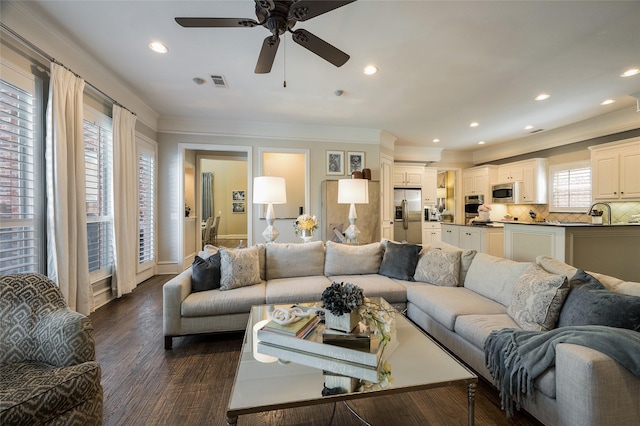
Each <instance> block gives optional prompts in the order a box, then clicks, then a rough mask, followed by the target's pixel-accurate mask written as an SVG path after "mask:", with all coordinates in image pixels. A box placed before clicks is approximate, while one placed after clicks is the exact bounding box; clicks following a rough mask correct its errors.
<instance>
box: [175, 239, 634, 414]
mask: <svg viewBox="0 0 640 426" xmlns="http://www.w3.org/2000/svg"><path fill="white" fill-rule="evenodd" d="M389 246H390V248H387V247H389ZM400 246H401V245H399V244H394V243H392V242H388V241H384V242H381V243H374V244H368V245H365V246H347V245H341V244H335V243H332V242H327V243H326V245H325V244H323V243H322V242H313V243H308V244H267V245H258V246H256V247H254V248H251V250H253V251H254V252H257V253H258V255H257V262H258V263H257V264H256V265H258V266H257V267H258V268H259V279H257V278H256V279H255V281H256V283H255V284H253V285H248V286H240V287H238V288H232V289H229V290H220V289H214V290H207V291H200V292H192V291H191V288H192V283H191V279H192V277H191V275H192V274H191V268H189V269H187V270H186V271H184V272H183V273H181V274H180V275H178V276H176V277H175V278H173V279H172V280H170V281H169V282H167V283H166V284H165V286H164V290H163V291H164V318H163V320H164V336H165V348H166V349H170V348H171V346H172V339H173V338H174V337H177V336H183V335H190V334H198V333H212V332H223V331H242V330H244V329H245V328H246V323H247V320H248V315H249V310H250V307H251V306H252V305H256V304H276V303H297V302H305V301H313V300H319V299H320V295H321V293H322V291H323V290H324V288H326V287H327V286H328V285H329V284H331V282H333V281H338V282H341V281H346V282H352V283H354V284H356V285H358V286H360V287H362V288H363V290H364V293H365V295H366V296H371V297H373V296H381V297H384V298H385V299H387V300H388V301H389V302H390V303H392V304H393V305H394V306H395V307H396V308H398V309H399V310H400V311H405V309H406V315H407V316H408V318H410V319H411V320H412V321H413V322H415V323H416V324H417V325H418V326H419V327H421V328H422V329H423V330H425V331H426V332H427V333H429V334H430V335H432V336H433V337H434V338H436V339H437V340H438V341H439V342H441V343H442V344H443V345H444V346H446V348H447V349H448V350H450V351H451V352H452V353H453V354H454V355H456V356H457V357H458V358H460V359H462V360H463V361H464V362H465V363H467V364H468V365H469V366H470V367H472V368H473V369H474V370H475V371H476V372H477V373H478V374H480V375H481V376H483V377H484V378H486V379H487V380H489V381H492V377H491V374H490V373H489V371H488V369H487V367H486V365H485V354H484V349H483V347H484V341H485V340H486V338H487V336H488V335H489V334H490V333H491V331H492V330H499V329H503V328H514V329H520V326H519V324H518V322H517V321H516V320H515V319H514V318H513V317H514V316H515V317H516V318H518V321H520V322H522V320H521V318H520V317H518V316H516V315H514V312H513V310H514V306H513V305H512V306H511V308H510V303H514V302H513V300H512V296H513V293H514V288H515V287H516V282H518V281H519V280H520V281H521V277H522V276H523V273H524V272H525V271H526V270H527V271H528V270H530V269H532V268H533V267H532V266H531V265H532V264H531V263H529V262H514V261H511V260H507V259H501V258H496V257H493V256H489V255H486V254H481V253H480V254H476V253H475V252H474V251H471V250H459V249H457V248H454V247H451V246H446V245H444V244H442V247H440V248H434V247H425V248H423V249H422V252H421V253H420V255H419V258H418V259H417V264H416V263H415V262H414V263H413V265H414V266H415V272H412V274H413V275H412V276H411V277H405V278H409V279H400V278H398V277H402V274H403V270H404V269H407V268H408V269H411V262H409V264H408V265H404V263H405V260H406V258H408V257H409V256H404V255H402V256H399V255H398V253H399V252H398V250H399V248H402V247H400ZM405 246H406V245H405ZM215 253H216V249H215V248H213V247H207V248H206V250H205V251H204V252H201V253H200V255H201V256H202V257H207V256H211V255H213V254H215ZM400 253H401V254H402V252H400ZM220 254H221V258H222V264H221V271H222V277H221V282H222V281H224V280H225V266H226V269H227V270H231V269H232V268H231V266H230V265H228V264H225V259H226V260H227V261H228V260H229V259H228V258H229V253H228V252H227V251H226V250H224V249H221V253H220ZM254 261H255V259H254ZM396 263H397V264H402V265H401V267H400V268H394V266H393V265H395V264H396ZM536 264H538V265H539V266H541V268H538V269H540V270H541V271H548V273H552V274H557V275H560V276H566V277H568V278H570V277H572V276H573V275H574V274H575V272H576V269H575V268H573V267H571V266H569V265H566V264H564V263H562V262H559V261H556V260H554V259H551V258H547V257H539V258H538V259H537V262H536ZM245 269H246V268H245ZM534 269H535V268H534ZM544 273H547V272H544ZM593 275H594V276H595V277H596V278H597V279H598V280H600V281H601V282H602V283H603V284H604V285H605V286H606V287H607V288H608V289H609V290H611V291H613V292H618V293H624V294H630V295H634V296H640V283H630V282H622V281H621V280H618V279H615V278H613V277H607V276H603V275H600V274H596V273H594V274H593ZM226 278H227V279H228V278H229V277H228V276H227V277H226ZM227 281H228V280H227ZM227 284H228V283H227ZM223 288H224V285H223ZM563 289H566V283H565V284H563V286H562V288H558V292H557V294H563V295H564V296H566V294H565V293H562V292H563V291H564V290H563ZM564 296H563V297H564ZM556 298H557V297H556V296H554V300H555V299H556ZM524 408H525V409H526V410H527V411H528V412H529V413H531V414H532V415H534V416H535V417H536V418H538V419H539V420H540V421H541V422H543V423H544V424H547V425H594V426H595V425H599V426H600V425H627V424H628V425H630V424H637V423H634V422H637V419H638V418H640V377H636V376H634V375H633V374H632V373H631V372H630V371H628V370H627V369H625V368H624V367H622V366H621V365H620V364H618V363H616V362H615V361H613V360H612V359H611V358H609V357H608V356H606V355H604V354H602V353H600V352H598V351H595V350H592V349H589V348H587V347H584V346H577V345H571V344H559V345H558V347H557V353H556V358H555V368H549V369H548V370H547V371H546V372H545V373H544V374H542V375H541V376H540V377H539V378H538V379H537V380H536V382H535V392H534V395H533V397H532V398H530V399H528V400H527V401H526V402H525V404H524Z"/></svg>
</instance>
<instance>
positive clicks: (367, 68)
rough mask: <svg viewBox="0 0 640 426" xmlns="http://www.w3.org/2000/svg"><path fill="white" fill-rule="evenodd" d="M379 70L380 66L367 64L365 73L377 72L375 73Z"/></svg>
mask: <svg viewBox="0 0 640 426" xmlns="http://www.w3.org/2000/svg"><path fill="white" fill-rule="evenodd" d="M377 72H378V68H377V67H374V66H373V65H367V66H366V67H365V68H364V73H365V74H366V75H373V74H375V73H377Z"/></svg>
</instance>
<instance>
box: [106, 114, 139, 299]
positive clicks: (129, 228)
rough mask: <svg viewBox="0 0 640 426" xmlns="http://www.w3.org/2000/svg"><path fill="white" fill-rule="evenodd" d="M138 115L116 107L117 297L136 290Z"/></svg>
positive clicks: (114, 136)
mask: <svg viewBox="0 0 640 426" xmlns="http://www.w3.org/2000/svg"><path fill="white" fill-rule="evenodd" d="M135 127H136V116H135V115H133V114H132V113H130V112H129V111H127V110H126V109H124V108H121V107H119V106H118V105H114V106H113V197H114V200H113V226H114V236H115V238H114V241H115V255H114V260H115V262H114V263H115V265H114V269H115V271H114V274H113V278H112V286H114V287H115V289H116V296H117V297H122V296H123V295H124V294H127V293H131V292H132V291H133V289H134V288H135V287H136V272H137V265H138V258H137V256H136V253H137V251H138V243H139V238H137V237H136V234H137V232H138V161H137V156H136V132H135Z"/></svg>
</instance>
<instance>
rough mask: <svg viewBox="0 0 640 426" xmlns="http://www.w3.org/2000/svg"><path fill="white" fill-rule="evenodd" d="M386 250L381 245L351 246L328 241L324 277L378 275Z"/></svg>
mask: <svg viewBox="0 0 640 426" xmlns="http://www.w3.org/2000/svg"><path fill="white" fill-rule="evenodd" d="M383 254H384V248H383V246H382V244H381V243H371V244H365V245H363V246H351V245H347V244H339V243H334V242H333V241H327V248H326V251H325V257H324V275H325V276H327V277H330V276H333V275H364V274H377V273H378V271H379V270H380V264H381V263H382V256H383Z"/></svg>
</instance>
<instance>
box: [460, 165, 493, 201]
mask: <svg viewBox="0 0 640 426" xmlns="http://www.w3.org/2000/svg"><path fill="white" fill-rule="evenodd" d="M497 177H498V167H497V166H482V167H473V168H471V169H466V170H464V171H463V172H462V188H463V192H464V195H465V196H467V195H482V196H484V201H485V202H486V203H491V184H493V183H496V182H495V181H496V179H497Z"/></svg>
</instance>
